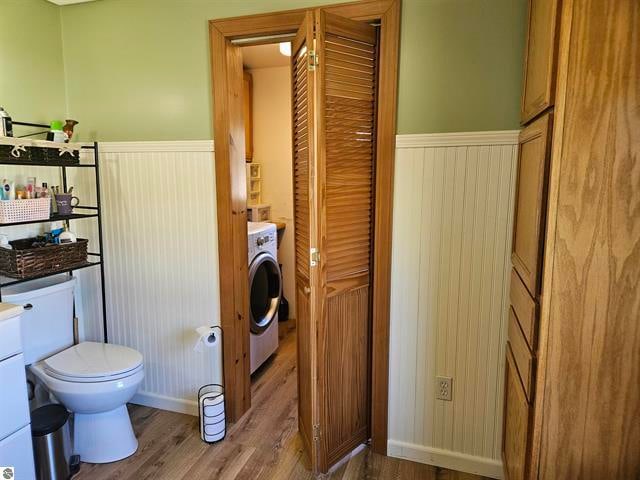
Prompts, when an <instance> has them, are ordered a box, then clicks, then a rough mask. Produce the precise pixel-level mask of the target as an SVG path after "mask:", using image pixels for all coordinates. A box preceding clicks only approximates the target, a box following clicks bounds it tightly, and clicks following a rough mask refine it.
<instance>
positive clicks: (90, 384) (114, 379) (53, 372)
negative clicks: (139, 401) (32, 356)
mask: <svg viewBox="0 0 640 480" xmlns="http://www.w3.org/2000/svg"><path fill="white" fill-rule="evenodd" d="M29 368H30V370H31V372H32V373H33V374H34V375H35V376H36V378H38V380H40V381H41V382H42V383H43V384H44V386H45V387H46V389H47V390H48V391H49V392H50V393H51V394H52V395H53V396H54V397H55V398H56V400H58V401H59V402H60V403H61V404H62V405H64V406H65V407H66V408H67V409H68V410H69V411H71V412H73V414H74V417H73V418H74V420H73V450H74V453H75V454H77V455H80V459H81V460H82V461H83V462H89V463H108V462H115V461H117V460H121V459H123V458H126V457H128V456H130V455H133V454H134V453H135V451H136V450H137V449H138V441H137V439H136V437H135V434H134V432H133V428H132V427H131V420H130V419H129V412H128V411H127V407H126V403H127V402H128V401H129V400H131V398H132V397H133V396H134V395H135V393H136V391H137V390H138V387H139V386H140V383H141V382H142V380H143V378H144V367H143V365H142V355H141V354H140V353H139V352H137V351H136V350H133V349H132V348H128V347H123V346H121V345H112V344H104V343H97V342H82V343H79V344H78V345H74V346H72V347H69V348H67V349H65V350H63V351H61V352H59V353H57V354H55V355H53V356H51V357H49V358H46V359H44V360H42V361H40V362H37V363H35V364H33V365H31V366H30V367H29Z"/></svg>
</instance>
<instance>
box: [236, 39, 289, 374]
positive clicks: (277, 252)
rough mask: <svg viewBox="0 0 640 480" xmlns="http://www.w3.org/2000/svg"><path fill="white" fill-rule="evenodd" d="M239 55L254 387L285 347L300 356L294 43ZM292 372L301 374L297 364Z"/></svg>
mask: <svg viewBox="0 0 640 480" xmlns="http://www.w3.org/2000/svg"><path fill="white" fill-rule="evenodd" d="M278 39H279V38H276V39H275V40H278ZM240 51H241V54H242V65H243V92H242V93H243V114H244V134H245V142H244V143H245V160H246V186H247V192H246V198H247V220H248V228H247V249H248V252H249V255H248V263H249V324H250V328H249V335H250V336H249V354H250V362H249V364H250V365H249V371H250V374H251V379H252V384H255V383H256V382H257V381H259V380H260V379H261V378H263V377H264V376H265V374H266V371H267V370H268V369H270V367H271V364H272V358H271V357H272V356H274V355H278V351H279V346H280V345H286V349H287V350H288V349H293V350H294V351H295V317H296V313H295V312H296V304H295V274H294V270H295V242H294V212H293V173H292V165H293V161H292V156H291V155H292V145H291V96H292V92H291V70H290V56H291V43H290V42H288V41H283V42H276V43H264V44H259V45H248V46H242V47H241V48H240ZM289 358H293V359H295V356H293V357H289ZM289 368H290V369H295V362H294V365H290V366H289Z"/></svg>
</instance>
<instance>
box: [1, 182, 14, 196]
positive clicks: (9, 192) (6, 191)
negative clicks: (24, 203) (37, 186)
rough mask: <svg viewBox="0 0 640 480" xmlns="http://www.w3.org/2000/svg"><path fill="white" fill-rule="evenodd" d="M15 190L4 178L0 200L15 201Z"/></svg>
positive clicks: (11, 183)
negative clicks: (0, 198)
mask: <svg viewBox="0 0 640 480" xmlns="http://www.w3.org/2000/svg"><path fill="white" fill-rule="evenodd" d="M15 199H16V189H15V187H14V185H13V182H10V181H9V180H7V179H6V178H5V179H4V180H2V200H15Z"/></svg>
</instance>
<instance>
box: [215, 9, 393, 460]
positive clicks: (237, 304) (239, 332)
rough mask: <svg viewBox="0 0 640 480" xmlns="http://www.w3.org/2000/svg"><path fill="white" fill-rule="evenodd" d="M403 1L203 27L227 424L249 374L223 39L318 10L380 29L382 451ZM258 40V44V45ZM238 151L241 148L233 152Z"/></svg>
mask: <svg viewBox="0 0 640 480" xmlns="http://www.w3.org/2000/svg"><path fill="white" fill-rule="evenodd" d="M400 4H401V0H364V1H360V2H353V3H345V4H335V5H327V6H319V7H313V8H307V9H297V10H288V11H281V12H275V13H265V14H258V15H249V16H243V17H235V18H228V19H220V20H210V21H209V34H210V48H211V52H210V53H211V78H212V88H213V113H214V115H213V122H214V145H215V171H216V200H217V218H218V252H219V254H218V258H219V274H220V317H221V326H222V328H223V331H224V338H223V345H224V348H223V363H224V365H223V372H224V387H225V397H226V402H227V408H226V410H227V414H228V418H229V421H231V422H234V421H236V420H238V419H239V418H240V417H241V416H242V415H243V414H244V413H245V412H246V411H248V410H249V408H250V407H251V388H250V387H251V380H250V375H249V368H250V366H249V325H248V315H249V311H248V310H249V309H248V288H249V286H248V281H247V278H248V277H247V275H248V260H247V237H246V222H247V211H246V184H245V171H244V168H245V158H244V132H243V131H241V129H242V128H243V125H236V124H231V120H232V118H233V116H234V112H237V109H238V108H240V109H241V108H242V102H241V92H240V91H239V90H241V89H242V78H241V77H240V78H239V79H236V78H234V74H233V72H232V71H230V70H229V69H228V68H227V65H229V64H230V63H229V62H238V61H239V60H238V58H237V55H236V54H235V53H234V49H231V48H228V47H229V41H231V40H234V39H239V38H243V39H246V38H251V37H264V36H267V35H277V34H287V33H290V34H295V32H296V31H297V30H298V27H299V26H300V24H301V23H302V22H303V20H304V17H305V15H306V12H307V11H308V10H312V9H317V8H322V9H323V10H325V11H327V12H329V13H333V14H336V15H341V16H344V17H347V18H351V19H354V20H359V21H376V22H377V23H379V29H380V40H379V48H380V57H379V62H380V64H379V80H378V82H379V83H378V98H377V102H378V114H377V139H376V185H375V207H374V211H375V230H374V249H373V274H372V285H373V293H372V345H371V351H372V359H371V372H372V373H371V447H372V449H373V451H374V452H377V453H380V454H383V455H386V453H387V408H388V384H389V306H390V298H389V295H390V283H391V278H390V277H391V234H392V213H393V172H394V163H395V135H396V111H397V92H398V49H399V39H400V6H401V5H400ZM260 41H261V40H257V43H259V42H260ZM238 145H239V147H238Z"/></svg>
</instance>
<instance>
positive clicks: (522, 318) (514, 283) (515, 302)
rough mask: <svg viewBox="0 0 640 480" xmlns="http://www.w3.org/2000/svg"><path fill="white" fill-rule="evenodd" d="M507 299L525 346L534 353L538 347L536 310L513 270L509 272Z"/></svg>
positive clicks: (534, 303)
mask: <svg viewBox="0 0 640 480" xmlns="http://www.w3.org/2000/svg"><path fill="white" fill-rule="evenodd" d="M509 299H510V301H511V308H513V312H514V313H515V315H516V318H517V319H518V324H519V325H520V328H521V329H522V333H524V336H525V339H526V340H527V344H528V345H529V348H530V349H531V351H533V352H535V351H536V350H537V346H538V308H537V305H536V302H535V301H534V300H533V299H532V298H531V295H529V292H528V291H527V289H526V288H525V286H524V284H523V283H522V280H521V279H520V277H519V276H518V274H517V273H516V271H515V270H511V289H510V293H509Z"/></svg>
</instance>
